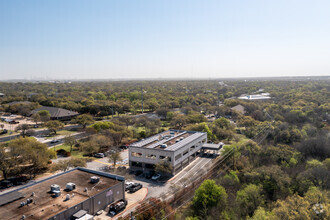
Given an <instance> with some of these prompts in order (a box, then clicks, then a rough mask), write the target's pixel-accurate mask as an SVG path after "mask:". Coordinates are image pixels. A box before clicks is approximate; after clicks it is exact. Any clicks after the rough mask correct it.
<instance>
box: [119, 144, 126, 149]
mask: <svg viewBox="0 0 330 220" xmlns="http://www.w3.org/2000/svg"><path fill="white" fill-rule="evenodd" d="M119 148H120V149H121V150H126V149H127V148H128V146H126V145H121V146H120V147H119Z"/></svg>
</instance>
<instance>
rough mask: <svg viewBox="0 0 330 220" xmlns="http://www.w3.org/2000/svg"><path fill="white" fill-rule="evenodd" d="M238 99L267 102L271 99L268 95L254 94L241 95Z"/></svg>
mask: <svg viewBox="0 0 330 220" xmlns="http://www.w3.org/2000/svg"><path fill="white" fill-rule="evenodd" d="M238 98H239V99H244V100H252V101H253V100H267V99H271V97H270V94H269V93H261V94H256V95H242V96H240V97H238Z"/></svg>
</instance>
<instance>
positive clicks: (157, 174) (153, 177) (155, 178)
mask: <svg viewBox="0 0 330 220" xmlns="http://www.w3.org/2000/svg"><path fill="white" fill-rule="evenodd" d="M161 176H162V175H160V174H159V173H156V174H155V175H153V176H152V177H151V179H152V180H158V179H159V178H160V177H161Z"/></svg>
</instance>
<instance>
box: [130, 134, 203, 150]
mask: <svg viewBox="0 0 330 220" xmlns="http://www.w3.org/2000/svg"><path fill="white" fill-rule="evenodd" d="M203 135H205V133H204V132H198V131H183V130H168V131H164V132H162V133H159V134H156V135H154V136H151V137H149V138H147V139H144V140H141V141H138V142H135V143H133V144H131V146H132V147H139V148H148V149H159V150H165V151H176V150H178V149H180V148H181V147H183V146H185V145H186V144H188V143H190V142H191V141H194V140H195V139H197V138H200V137H202V136H203ZM164 144H165V145H166V147H164Z"/></svg>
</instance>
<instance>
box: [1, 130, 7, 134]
mask: <svg viewBox="0 0 330 220" xmlns="http://www.w3.org/2000/svg"><path fill="white" fill-rule="evenodd" d="M7 133H8V130H7V129H3V130H2V131H1V132H0V134H7Z"/></svg>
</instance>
